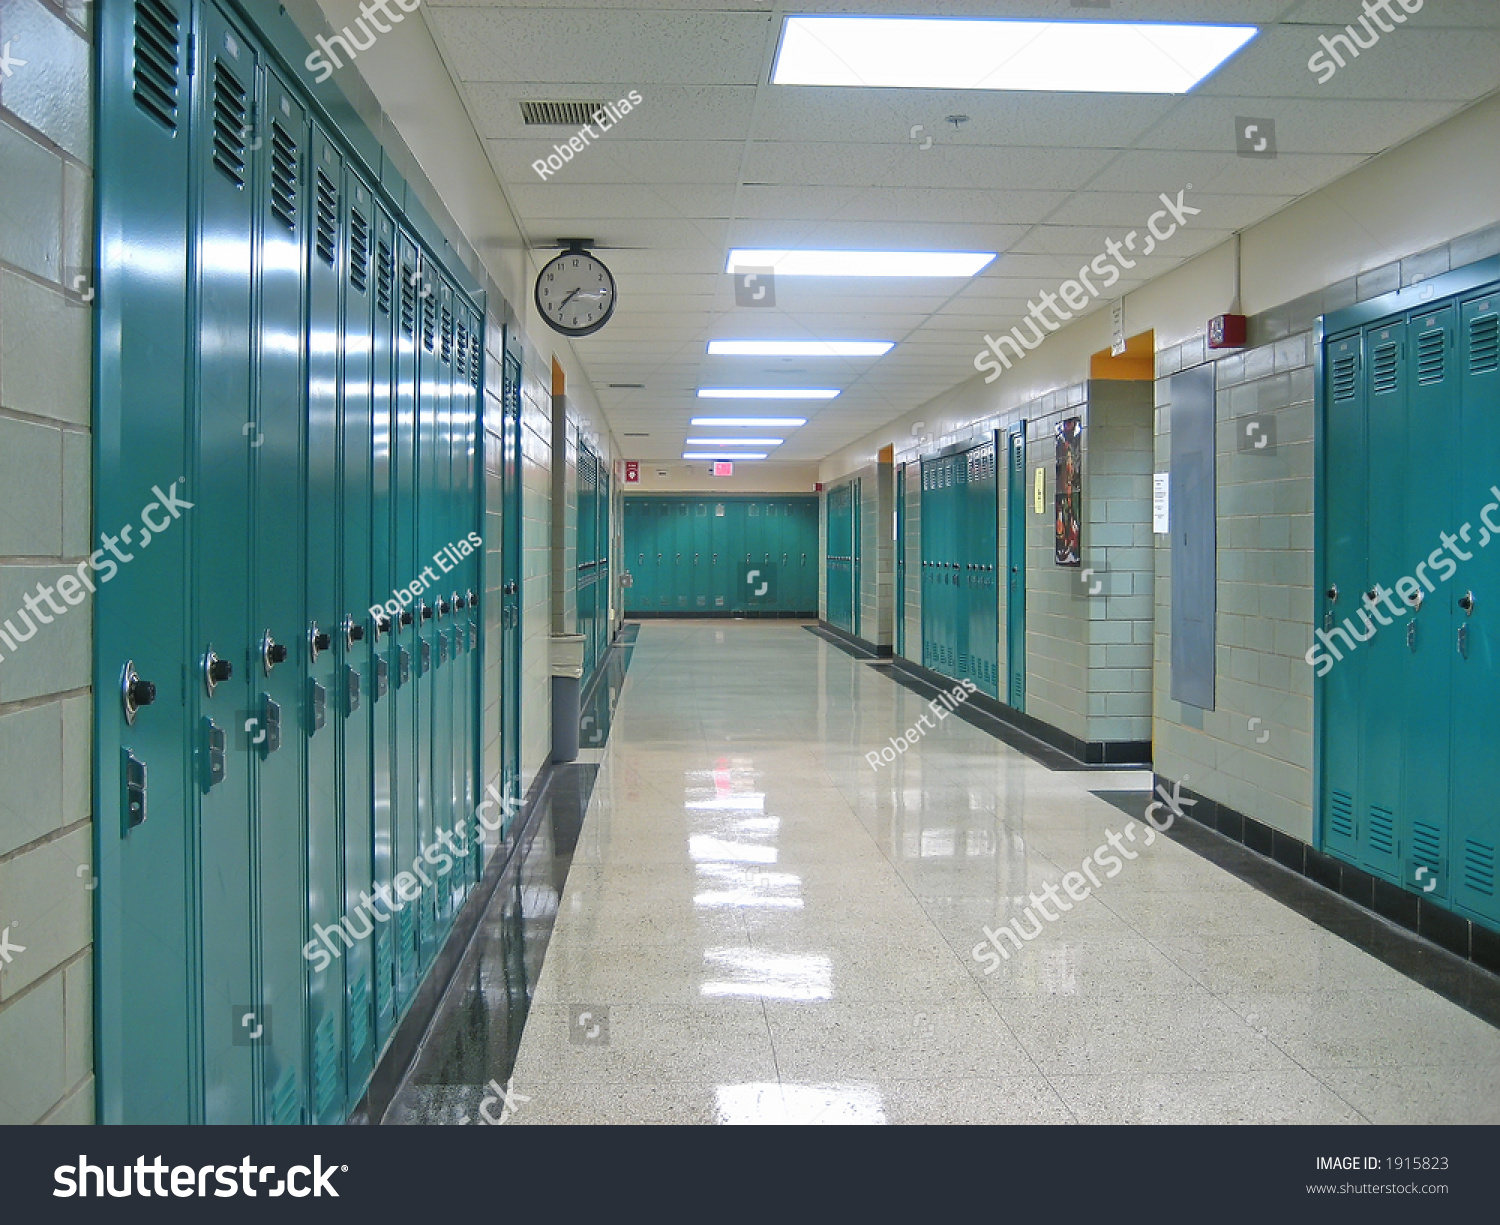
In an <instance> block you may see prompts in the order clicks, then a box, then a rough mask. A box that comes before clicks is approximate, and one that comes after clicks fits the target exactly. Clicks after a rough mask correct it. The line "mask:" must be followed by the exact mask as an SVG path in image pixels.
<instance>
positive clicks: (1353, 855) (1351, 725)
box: [1320, 334, 1370, 860]
mask: <svg viewBox="0 0 1500 1225" xmlns="http://www.w3.org/2000/svg"><path fill="white" fill-rule="evenodd" d="M1364 364H1365V363H1364V337H1363V336H1362V335H1359V334H1355V335H1352V336H1346V337H1342V338H1335V339H1332V340H1330V341H1329V342H1328V343H1327V353H1326V359H1325V362H1324V380H1325V382H1324V387H1323V404H1324V417H1323V429H1324V444H1323V446H1324V450H1325V452H1326V454H1327V455H1328V456H1330V457H1332V456H1337V457H1338V458H1337V459H1336V460H1334V461H1332V462H1334V463H1335V464H1336V465H1337V472H1338V479H1337V480H1330V479H1328V478H1327V474H1325V478H1324V480H1323V481H1322V482H1321V484H1322V488H1323V499H1324V524H1325V531H1324V537H1323V574H1324V590H1323V592H1322V593H1321V595H1322V598H1321V601H1320V608H1321V610H1322V617H1321V620H1322V624H1321V630H1322V632H1323V633H1324V634H1325V635H1329V636H1335V635H1336V634H1342V635H1346V631H1344V630H1343V628H1342V621H1343V619H1344V618H1345V617H1346V616H1352V615H1353V614H1354V613H1355V612H1356V611H1357V610H1358V609H1359V607H1360V605H1361V601H1360V592H1362V591H1363V590H1365V588H1364V586H1363V584H1364V581H1365V576H1366V575H1367V574H1368V573H1369V572H1370V562H1369V555H1368V550H1367V539H1368V533H1367V528H1366V523H1365V506H1366V503H1367V501H1368V498H1369V471H1368V466H1367V464H1366V461H1365V456H1366V454H1367V450H1368V448H1367V438H1366V425H1365V379H1364V373H1363V370H1364ZM1332 640H1333V641H1334V642H1335V644H1336V643H1337V638H1336V637H1333V638H1332ZM1346 641H1348V640H1347V636H1346ZM1364 662H1365V658H1364V657H1363V656H1361V655H1360V654H1359V653H1358V651H1355V652H1354V653H1353V654H1352V655H1350V656H1348V657H1347V658H1345V659H1343V660H1342V662H1339V663H1336V664H1335V666H1334V667H1333V669H1332V672H1331V673H1330V674H1328V676H1327V679H1326V680H1324V681H1323V682H1322V686H1323V688H1322V699H1323V702H1322V716H1321V722H1322V755H1321V765H1322V779H1323V783H1322V791H1323V795H1322V813H1321V819H1322V835H1323V847H1324V849H1325V850H1329V851H1332V852H1335V853H1336V854H1339V855H1342V856H1343V857H1345V858H1348V859H1353V860H1357V859H1358V858H1359V833H1360V828H1361V826H1362V825H1363V822H1362V821H1360V820H1357V818H1356V812H1357V811H1358V796H1359V794H1360V770H1361V758H1362V756H1363V749H1362V743H1363V729H1362V726H1361V717H1362V716H1361V713H1360V712H1361V711H1362V710H1363V708H1364V701H1363V696H1364V688H1365V683H1366V682H1365V668H1364Z"/></svg>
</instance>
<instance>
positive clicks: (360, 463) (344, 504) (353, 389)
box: [334, 164, 375, 1100]
mask: <svg viewBox="0 0 1500 1225" xmlns="http://www.w3.org/2000/svg"><path fill="white" fill-rule="evenodd" d="M340 204H341V212H342V216H341V219H340V223H341V224H340V228H341V231H342V237H343V244H344V250H343V255H344V267H343V275H342V278H341V279H342V281H343V294H344V318H343V360H344V369H343V373H342V395H341V402H340V406H339V408H340V431H339V433H340V437H339V447H340V461H339V467H340V482H339V498H340V500H339V503H338V512H337V518H338V521H339V525H340V528H341V532H340V536H341V539H340V552H339V559H340V560H339V568H340V587H341V600H340V608H341V609H342V612H341V614H340V616H339V621H338V631H337V634H336V635H335V640H334V650H335V653H336V654H337V656H338V657H339V676H340V684H339V690H338V713H339V719H338V734H339V739H340V746H339V750H340V751H339V755H340V757H341V759H342V766H343V768H342V771H341V778H340V782H341V784H342V791H341V792H340V795H339V811H340V813H341V824H340V829H341V833H340V838H341V841H342V844H343V848H344V862H343V889H342V902H341V906H340V909H341V912H342V913H343V914H345V915H348V916H349V921H348V923H347V924H346V930H348V932H349V935H350V936H351V937H352V938H353V940H354V946H353V947H352V948H349V949H346V950H345V951H344V967H345V983H346V987H345V991H346V994H345V1019H344V1032H345V1043H344V1059H345V1075H346V1078H347V1084H348V1092H349V1097H350V1100H355V1099H357V1098H358V1096H359V1093H360V1090H361V1089H362V1088H363V1086H364V1084H365V1082H366V1081H368V1080H369V1078H370V1073H371V1072H372V1071H373V1070H374V1067H375V1049H374V1048H375V996H374V991H373V990H372V984H373V980H374V975H375V947H374V945H375V939H374V928H375V920H374V918H373V917H370V916H366V915H365V913H364V910H363V909H362V907H361V899H362V897H363V895H365V894H367V893H368V892H369V890H370V889H371V888H372V887H373V885H374V870H373V866H372V861H371V848H372V845H373V837H374V830H373V826H372V824H371V815H372V812H373V791H372V786H371V781H370V745H371V739H372V737H373V736H374V726H375V725H374V703H373V702H372V701H371V686H370V677H371V675H372V674H373V672H374V664H373V658H374V644H373V643H372V641H371V637H370V633H369V623H370V614H369V611H368V610H369V607H370V604H371V602H372V600H373V594H372V592H371V590H370V566H371V556H370V519H371V514H372V508H371V501H370V481H371V473H370V466H371V461H372V458H373V433H372V430H373V424H372V421H373V418H372V414H373V411H374V409H373V402H372V399H371V380H372V375H373V363H374V328H375V301H374V294H373V293H372V292H371V289H372V282H373V280H374V277H375V269H374V266H373V258H374V228H373V226H374V220H375V213H374V198H373V196H372V195H371V193H370V189H369V187H368V186H367V185H366V184H365V183H364V181H363V180H362V179H361V178H360V176H359V175H358V174H356V173H355V171H354V170H353V168H352V167H350V166H348V165H347V164H346V166H345V169H344V182H343V187H342V191H341V201H340Z"/></svg>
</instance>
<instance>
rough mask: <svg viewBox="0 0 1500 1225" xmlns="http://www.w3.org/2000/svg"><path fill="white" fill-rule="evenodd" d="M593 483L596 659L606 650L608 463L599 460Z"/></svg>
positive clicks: (607, 625)
mask: <svg viewBox="0 0 1500 1225" xmlns="http://www.w3.org/2000/svg"><path fill="white" fill-rule="evenodd" d="M596 472H597V480H596V482H595V501H594V506H595V512H596V515H597V517H598V526H597V527H596V528H595V529H594V634H595V636H596V638H597V645H596V647H595V650H594V659H595V660H596V661H598V660H601V659H603V658H604V653H605V651H607V650H608V649H609V635H610V625H609V597H610V579H609V544H610V534H609V511H610V501H609V465H608V464H607V463H606V461H605V460H603V459H600V460H599V464H598V468H597V469H596Z"/></svg>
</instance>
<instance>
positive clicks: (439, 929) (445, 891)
mask: <svg viewBox="0 0 1500 1225" xmlns="http://www.w3.org/2000/svg"><path fill="white" fill-rule="evenodd" d="M433 281H434V284H435V286H436V296H437V324H436V326H437V335H436V344H435V346H434V357H435V361H434V363H433V371H432V389H433V401H432V417H433V424H432V439H433V452H432V463H431V465H430V467H429V469H428V471H429V475H430V480H431V482H432V484H431V485H430V487H429V488H430V491H431V499H430V503H429V505H430V506H431V509H432V514H431V516H430V518H429V520H428V521H429V523H430V525H431V535H430V536H429V538H428V542H429V548H428V549H427V554H426V560H425V562H424V564H425V565H429V566H430V567H431V569H430V571H429V573H430V574H431V575H432V589H431V595H432V599H431V603H432V606H433V620H432V672H431V674H430V677H429V689H428V692H429V693H430V694H431V695H432V705H431V707H430V711H431V715H432V719H431V722H430V723H429V725H428V726H429V728H430V729H431V730H430V737H431V739H430V741H429V744H428V755H427V757H426V761H427V763H428V768H429V770H430V771H431V775H430V777H431V780H432V809H431V813H432V824H431V827H430V828H429V829H428V830H427V831H426V837H425V840H424V841H423V843H422V849H423V855H424V868H423V871H424V872H425V870H426V869H425V864H426V863H430V862H431V860H425V856H426V854H427V852H428V849H429V848H438V849H434V850H432V852H431V853H432V855H433V856H434V857H437V856H439V855H440V854H441V847H440V843H439V839H438V832H439V831H440V830H442V831H446V830H449V829H451V828H452V827H453V697H454V694H453V674H454V671H455V669H454V668H453V646H452V632H451V631H452V625H453V620H452V613H453V601H452V584H451V582H450V580H449V575H448V572H447V571H446V570H445V569H444V568H443V567H444V565H445V564H447V556H448V554H447V552H446V549H447V547H448V546H449V545H450V544H452V543H453V539H454V534H455V533H454V515H453V500H454V498H453V492H454V491H453V411H452V410H453V288H452V286H450V285H449V284H448V282H447V281H446V280H445V279H444V278H443V275H442V273H441V272H439V271H437V268H436V265H435V264H434V268H433ZM418 876H419V878H420V876H421V873H419V874H418ZM427 876H428V879H427V880H424V881H423V882H422V894H423V897H424V898H427V899H429V906H428V908H427V909H426V911H424V913H430V914H431V916H432V922H433V929H432V944H431V947H430V949H429V947H427V946H424V947H423V950H422V960H423V963H424V964H426V963H429V962H430V961H431V958H432V955H433V954H435V953H436V952H437V950H438V949H439V948H440V947H441V946H442V941H443V937H444V936H445V935H446V933H447V929H448V925H449V923H450V922H451V921H452V919H453V896H452V892H451V889H452V886H451V884H450V882H449V881H448V880H447V879H443V880H438V879H436V878H435V877H433V876H432V874H431V873H427Z"/></svg>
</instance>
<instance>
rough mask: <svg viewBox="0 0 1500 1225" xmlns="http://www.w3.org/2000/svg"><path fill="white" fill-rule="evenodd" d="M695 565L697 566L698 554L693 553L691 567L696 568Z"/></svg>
mask: <svg viewBox="0 0 1500 1225" xmlns="http://www.w3.org/2000/svg"><path fill="white" fill-rule="evenodd" d="M697 564H698V554H696V553H694V554H693V565H695V566H696V565H697Z"/></svg>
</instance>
